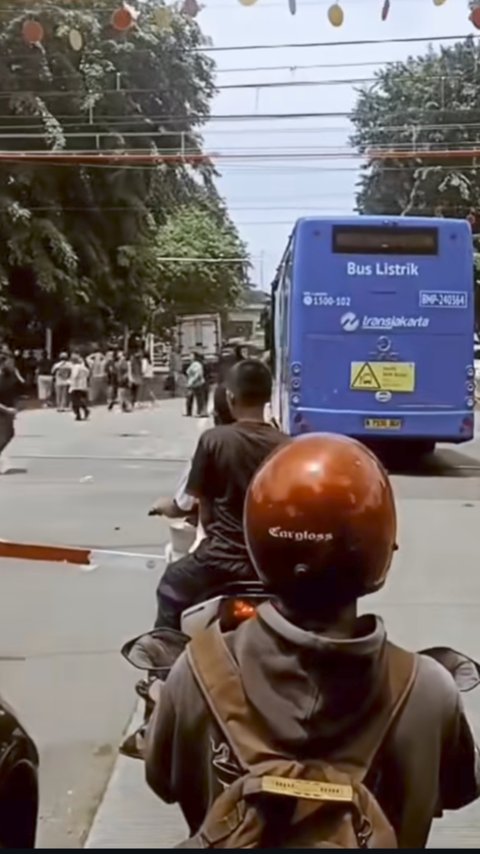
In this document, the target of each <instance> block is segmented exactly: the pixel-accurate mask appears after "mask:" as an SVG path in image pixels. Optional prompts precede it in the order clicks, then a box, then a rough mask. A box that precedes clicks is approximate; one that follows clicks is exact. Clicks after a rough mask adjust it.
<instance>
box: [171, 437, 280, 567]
mask: <svg viewBox="0 0 480 854" xmlns="http://www.w3.org/2000/svg"><path fill="white" fill-rule="evenodd" d="M287 438H288V437H287V436H286V435H285V434H284V433H280V431H279V430H276V429H275V428H274V427H272V426H271V425H270V424H265V423H261V422H254V421H240V422H238V421H237V422H235V423H234V424H226V425H221V426H219V427H214V428H213V429H211V430H207V431H206V432H205V433H203V435H202V436H201V437H200V440H199V442H198V445H197V449H196V451H195V456H194V458H193V461H192V467H191V470H190V475H189V478H188V482H187V492H188V493H189V494H190V495H193V496H194V497H195V498H199V499H201V500H202V501H204V502H205V503H206V504H207V505H208V510H209V513H210V520H211V521H210V522H209V523H208V525H207V530H206V535H207V540H206V542H205V543H204V544H202V552H203V554H205V550H207V551H208V556H209V557H211V558H212V559H213V560H217V559H219V560H222V559H226V560H239V561H242V560H245V559H246V557H247V549H246V546H245V539H244V536H243V505H244V502H245V495H246V492H247V489H248V486H249V483H250V481H251V479H252V477H253V475H254V474H255V472H256V470H257V469H258V468H259V466H260V465H261V463H262V462H263V461H264V459H266V457H267V456H268V455H269V454H270V453H271V451H273V449H274V448H276V447H278V446H279V445H281V444H283V443H284V442H285V441H287Z"/></svg>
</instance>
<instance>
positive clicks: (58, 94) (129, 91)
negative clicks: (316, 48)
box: [0, 74, 464, 100]
mask: <svg viewBox="0 0 480 854" xmlns="http://www.w3.org/2000/svg"><path fill="white" fill-rule="evenodd" d="M463 77H464V75H462V74H457V75H455V74H450V75H449V77H448V81H450V80H462V79H463ZM445 79H446V78H445V75H442V74H436V75H432V76H430V77H429V76H426V77H423V78H422V80H423V81H424V82H434V81H438V80H440V81H441V80H443V81H444V80H445ZM376 82H378V78H376V77H344V78H331V77H327V78H326V79H325V80H279V81H275V80H272V81H268V80H266V81H255V82H254V83H225V84H222V85H220V86H216V87H215V89H216V90H217V91H223V90H225V89H276V88H285V87H297V86H355V85H358V84H360V83H362V84H364V83H376ZM85 94H89V93H85V92H83V90H82V91H79V90H77V89H63V90H49V89H45V90H39V91H37V90H34V91H32V90H31V89H12V90H6V89H4V90H1V91H0V100H1V98H2V97H8V98H10V97H12V96H13V95H17V96H20V95H28V96H37V97H39V98H42V100H43V99H47V98H65V97H68V96H69V95H78V96H81V97H82V98H83V97H85ZM96 94H100V93H96ZM112 94H116V95H120V94H122V95H152V94H157V95H158V94H159V90H158V88H153V89H135V88H133V87H132V88H130V87H129V88H120V89H118V88H114V89H102V91H101V95H102V96H103V95H112Z"/></svg>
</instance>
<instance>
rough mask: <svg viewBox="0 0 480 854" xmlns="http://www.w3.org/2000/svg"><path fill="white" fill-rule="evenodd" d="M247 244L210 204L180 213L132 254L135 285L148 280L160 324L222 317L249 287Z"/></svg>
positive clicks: (220, 212) (157, 320)
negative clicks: (182, 317)
mask: <svg viewBox="0 0 480 854" xmlns="http://www.w3.org/2000/svg"><path fill="white" fill-rule="evenodd" d="M246 258H247V255H246V250H245V246H244V244H243V243H242V242H241V240H240V239H239V237H238V234H237V232H236V230H235V229H234V228H233V226H232V224H231V223H230V222H229V220H228V219H227V218H226V217H225V215H224V213H223V212H222V211H221V210H219V209H218V207H217V206H215V205H212V204H203V205H200V204H190V205H185V206H183V207H180V208H178V209H177V210H176V211H175V212H174V213H172V214H171V216H170V217H169V218H168V219H167V221H166V222H165V224H164V225H163V226H161V227H160V228H159V229H158V231H157V232H156V234H155V239H154V240H153V241H151V240H149V241H147V242H146V243H145V244H143V245H140V246H139V247H138V248H137V249H135V250H134V251H133V252H130V253H128V258H125V263H128V264H129V265H130V270H131V275H132V279H133V281H134V283H136V282H137V279H138V277H139V276H142V275H143V276H144V277H146V278H148V280H149V282H150V284H151V289H150V298H151V302H152V305H155V306H160V309H161V310H160V311H159V312H157V313H156V322H157V326H158V324H161V325H163V326H168V325H171V322H172V319H173V317H174V316H175V315H177V314H189V313H194V312H202V311H205V310H208V311H213V312H223V311H224V310H225V309H227V308H228V307H229V306H232V305H234V304H235V303H236V302H237V300H238V299H239V297H240V295H241V293H242V291H243V289H244V287H246V285H247V267H248V263H247V261H246Z"/></svg>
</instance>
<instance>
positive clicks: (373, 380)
mask: <svg viewBox="0 0 480 854" xmlns="http://www.w3.org/2000/svg"><path fill="white" fill-rule="evenodd" d="M350 388H355V389H372V391H380V389H381V385H380V383H379V381H378V379H377V377H376V376H375V373H374V370H373V368H372V366H371V365H370V364H369V363H368V362H365V364H364V365H362V367H361V368H360V370H359V371H357V373H356V374H355V376H354V377H353V379H352V382H351V385H350Z"/></svg>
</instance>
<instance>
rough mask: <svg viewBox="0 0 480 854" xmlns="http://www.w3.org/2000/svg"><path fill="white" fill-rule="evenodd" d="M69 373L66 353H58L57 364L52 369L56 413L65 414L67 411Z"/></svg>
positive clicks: (69, 366)
mask: <svg viewBox="0 0 480 854" xmlns="http://www.w3.org/2000/svg"><path fill="white" fill-rule="evenodd" d="M71 373H72V362H71V361H70V359H69V358H68V353H65V352H64V353H60V358H59V360H58V362H56V363H55V364H54V366H53V368H52V376H53V381H54V384H55V401H56V404H57V412H66V410H67V409H68V390H69V387H70V375H71Z"/></svg>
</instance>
